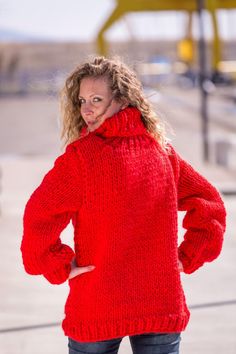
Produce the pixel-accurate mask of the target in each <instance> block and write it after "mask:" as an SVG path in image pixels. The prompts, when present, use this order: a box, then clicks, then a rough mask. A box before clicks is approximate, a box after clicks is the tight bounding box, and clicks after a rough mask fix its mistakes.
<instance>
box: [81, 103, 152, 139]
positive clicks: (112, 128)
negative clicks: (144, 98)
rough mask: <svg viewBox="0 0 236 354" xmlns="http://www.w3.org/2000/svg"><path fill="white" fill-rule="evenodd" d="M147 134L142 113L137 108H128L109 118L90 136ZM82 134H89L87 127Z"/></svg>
mask: <svg viewBox="0 0 236 354" xmlns="http://www.w3.org/2000/svg"><path fill="white" fill-rule="evenodd" d="M146 132H147V130H146V127H145V125H144V123H143V121H142V119H141V113H140V111H139V110H138V109H137V108H136V107H127V108H125V109H123V110H121V111H119V112H118V113H116V114H114V115H113V116H111V117H109V118H107V119H106V120H105V121H104V122H103V123H102V124H101V125H100V126H99V127H98V128H97V129H95V130H93V131H91V132H89V134H96V135H101V136H104V137H113V136H132V135H140V134H144V133H146ZM81 134H82V135H84V134H85V135H87V134H88V131H87V126H85V127H84V128H82V130H81Z"/></svg>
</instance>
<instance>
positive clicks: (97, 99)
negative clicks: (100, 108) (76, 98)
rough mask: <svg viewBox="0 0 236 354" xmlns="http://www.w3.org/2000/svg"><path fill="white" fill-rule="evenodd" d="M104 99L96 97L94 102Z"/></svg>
mask: <svg viewBox="0 0 236 354" xmlns="http://www.w3.org/2000/svg"><path fill="white" fill-rule="evenodd" d="M101 100H102V99H101V98H100V97H94V98H93V102H100V101H101Z"/></svg>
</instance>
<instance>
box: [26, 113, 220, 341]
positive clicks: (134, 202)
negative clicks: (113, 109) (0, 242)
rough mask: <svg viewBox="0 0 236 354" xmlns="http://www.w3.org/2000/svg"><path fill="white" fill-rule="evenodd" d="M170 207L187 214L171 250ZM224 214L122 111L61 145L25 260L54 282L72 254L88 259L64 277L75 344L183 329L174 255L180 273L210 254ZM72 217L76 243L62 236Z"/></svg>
mask: <svg viewBox="0 0 236 354" xmlns="http://www.w3.org/2000/svg"><path fill="white" fill-rule="evenodd" d="M83 132H85V129H83ZM178 210H182V211H186V213H185V216H184V219H183V227H184V228H185V229H186V232H185V235H184V240H183V241H182V243H180V245H179V247H178V218H177V217H178ZM225 219H226V212H225V208H224V203H223V201H222V199H221V197H220V194H219V192H218V191H217V189H216V188H215V187H214V186H212V185H211V184H210V183H209V182H208V181H207V180H206V179H205V178H204V177H203V176H202V175H200V174H199V173H198V172H197V171H195V170H194V169H193V167H192V166H191V165H190V164H189V163H187V162H186V161H185V160H184V159H182V158H181V157H180V155H179V154H178V153H177V152H176V151H175V149H174V148H173V146H172V145H171V144H169V151H168V152H167V151H165V150H163V149H162V148H161V146H160V145H159V144H158V143H157V141H156V140H155V139H154V138H153V137H152V136H151V134H150V133H149V132H148V131H147V129H146V128H145V125H144V123H143V120H142V117H141V115H140V112H139V111H138V110H137V109H136V108H134V107H128V108H126V109H124V110H122V111H120V112H119V113H117V114H115V115H113V116H112V117H110V118H108V119H106V120H105V121H104V122H103V123H102V124H101V125H100V126H99V127H98V128H97V129H96V130H94V131H92V132H89V133H88V134H87V135H85V134H84V135H83V136H82V138H79V139H77V140H76V141H74V142H73V143H70V144H69V145H67V147H66V150H65V152H64V153H63V154H61V155H60V156H59V157H57V159H56V161H55V163H54V165H53V167H52V168H51V170H49V172H48V173H47V174H46V175H45V176H44V178H43V180H42V182H41V184H40V185H39V186H38V187H37V188H36V190H35V191H34V192H33V193H32V195H31V196H30V198H29V200H28V202H27V204H26V207H25V211H24V217H23V238H22V243H21V251H22V256H23V263H24V267H25V270H26V272H28V273H29V274H42V275H43V276H44V277H45V278H46V279H47V280H48V281H49V282H50V283H52V284H60V283H63V282H65V281H67V279H68V275H69V273H70V270H71V265H70V262H71V260H72V258H73V257H74V256H76V262H77V265H78V266H87V265H90V264H92V265H95V267H96V268H95V269H94V270H92V271H90V272H86V273H83V274H80V275H78V276H76V277H74V278H72V279H70V280H69V281H68V283H69V288H70V292H69V296H68V298H67V301H66V304H65V318H64V319H63V322H62V327H63V330H64V333H65V335H67V336H70V337H72V338H73V339H75V340H79V341H98V340H105V339H111V338H116V337H122V336H126V335H135V334H142V333H148V332H181V331H183V330H184V329H185V328H186V326H187V323H188V321H189V316H190V312H189V310H188V307H187V305H186V302H185V296H184V292H183V288H182V284H181V276H180V271H179V269H178V258H179V259H180V260H181V262H182V264H183V268H184V272H185V273H188V274H189V273H193V272H194V271H196V270H197V269H198V268H199V267H201V266H202V265H203V263H204V262H210V261H212V260H213V259H215V258H216V257H217V256H218V255H219V253H220V251H221V248H222V242H223V235H224V231H225ZM70 221H72V224H73V227H74V249H71V248H70V247H69V246H68V245H66V244H62V242H61V239H60V233H61V232H62V230H63V229H64V228H65V227H66V226H67V225H68V223H69V222H70Z"/></svg>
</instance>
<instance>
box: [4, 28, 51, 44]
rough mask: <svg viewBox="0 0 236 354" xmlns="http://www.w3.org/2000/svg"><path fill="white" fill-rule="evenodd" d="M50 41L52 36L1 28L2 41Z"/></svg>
mask: <svg viewBox="0 0 236 354" xmlns="http://www.w3.org/2000/svg"><path fill="white" fill-rule="evenodd" d="M42 41H43V42H50V38H46V37H39V36H34V35H30V34H27V33H24V32H20V31H16V30H9V29H5V28H0V42H42Z"/></svg>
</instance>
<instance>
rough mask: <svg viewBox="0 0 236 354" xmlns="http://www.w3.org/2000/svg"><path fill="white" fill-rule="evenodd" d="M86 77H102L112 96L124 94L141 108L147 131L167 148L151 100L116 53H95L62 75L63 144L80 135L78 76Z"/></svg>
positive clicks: (133, 104)
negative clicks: (106, 56) (111, 54)
mask: <svg viewBox="0 0 236 354" xmlns="http://www.w3.org/2000/svg"><path fill="white" fill-rule="evenodd" d="M87 77H92V78H98V77H106V78H107V79H108V83H109V85H110V88H111V91H112V93H113V97H114V98H115V99H116V100H120V99H121V98H124V99H126V100H127V102H128V103H129V106H133V107H136V108H138V109H139V111H140V112H141V118H142V121H143V123H144V125H145V127H146V129H147V130H148V132H149V133H150V134H151V135H152V136H153V137H154V138H155V139H156V140H157V141H158V143H159V144H160V145H161V146H162V147H163V148H164V149H167V150H168V147H167V143H168V141H169V139H168V138H166V136H165V126H164V122H162V121H161V119H160V118H159V117H158V116H157V115H156V113H155V111H154V109H153V108H152V105H151V103H150V102H149V101H148V99H147V98H145V96H144V93H143V89H142V84H141V82H140V81H139V79H138V78H137V75H136V74H135V72H134V71H132V70H131V69H130V68H129V67H128V66H127V65H126V64H124V62H122V61H121V60H120V59H119V58H118V57H113V58H112V59H108V58H105V57H103V56H95V57H93V58H92V59H91V60H88V61H86V62H84V63H82V64H80V65H78V66H77V67H76V68H75V69H74V71H73V72H72V73H71V74H70V75H69V77H68V78H67V79H66V81H65V84H64V87H63V88H62V89H61V91H60V93H59V98H60V101H59V102H60V111H61V118H62V131H61V139H64V141H65V142H64V146H65V145H66V144H69V143H71V142H73V141H75V140H77V139H79V138H80V137H81V134H80V132H81V130H82V128H83V127H84V126H86V123H85V121H84V120H83V118H82V116H81V112H80V104H79V99H78V98H79V91H80V83H81V80H82V79H84V78H87Z"/></svg>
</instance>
